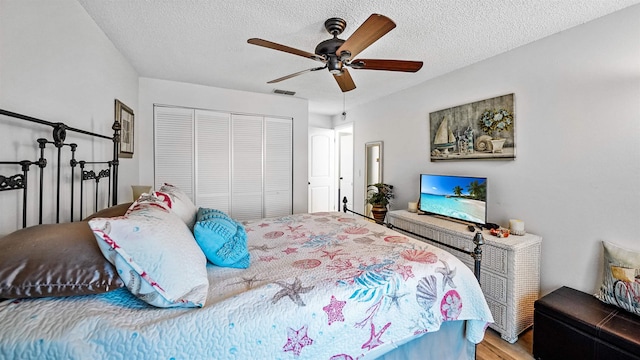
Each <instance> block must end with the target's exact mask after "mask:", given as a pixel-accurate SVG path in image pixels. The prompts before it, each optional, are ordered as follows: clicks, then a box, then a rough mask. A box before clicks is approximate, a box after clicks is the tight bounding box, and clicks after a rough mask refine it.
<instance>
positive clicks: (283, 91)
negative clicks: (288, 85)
mask: <svg viewBox="0 0 640 360" xmlns="http://www.w3.org/2000/svg"><path fill="white" fill-rule="evenodd" d="M273 93H274V94H280V95H289V96H293V95H295V94H296V93H295V92H294V91H288V90H280V89H274V90H273Z"/></svg>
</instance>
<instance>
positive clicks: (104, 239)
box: [89, 196, 209, 307]
mask: <svg viewBox="0 0 640 360" xmlns="http://www.w3.org/2000/svg"><path fill="white" fill-rule="evenodd" d="M174 204H176V203H174ZM172 210H173V208H172V209H169V207H168V206H167V205H166V204H165V202H163V201H160V200H159V199H157V198H155V197H154V196H147V197H144V196H143V197H141V198H140V199H138V200H137V201H136V202H135V203H134V204H133V205H132V206H131V208H130V209H129V211H128V212H127V214H126V215H125V216H122V217H116V218H95V219H92V220H90V221H89V226H90V227H91V230H92V231H93V233H94V235H95V237H96V240H97V242H98V246H99V247H100V250H101V251H102V253H103V255H104V256H105V257H106V258H107V260H108V261H109V262H111V263H112V264H113V265H114V266H115V267H116V269H117V270H118V275H119V276H120V278H121V279H122V280H123V281H124V283H125V284H126V286H127V288H128V289H129V290H130V291H131V292H132V293H133V294H134V295H135V296H137V297H138V298H140V299H142V300H143V301H145V302H147V303H149V304H151V305H154V306H158V307H202V306H203V305H204V303H205V300H206V296H207V291H208V287H209V282H208V279H207V270H206V264H207V259H206V257H205V255H204V254H203V252H202V250H201V249H200V247H199V246H198V244H197V243H196V241H195V239H194V237H193V234H192V233H191V231H190V229H189V228H188V227H187V225H185V223H184V222H183V220H182V219H181V218H180V217H178V216H177V215H176V214H174V213H173V212H172Z"/></svg>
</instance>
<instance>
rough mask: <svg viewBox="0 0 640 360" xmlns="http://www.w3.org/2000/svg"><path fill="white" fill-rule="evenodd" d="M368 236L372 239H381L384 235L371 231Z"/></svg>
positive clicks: (382, 232)
mask: <svg viewBox="0 0 640 360" xmlns="http://www.w3.org/2000/svg"><path fill="white" fill-rule="evenodd" d="M369 235H372V236H373V237H376V238H378V239H382V237H383V236H385V235H386V233H385V232H384V231H372V232H370V233H369Z"/></svg>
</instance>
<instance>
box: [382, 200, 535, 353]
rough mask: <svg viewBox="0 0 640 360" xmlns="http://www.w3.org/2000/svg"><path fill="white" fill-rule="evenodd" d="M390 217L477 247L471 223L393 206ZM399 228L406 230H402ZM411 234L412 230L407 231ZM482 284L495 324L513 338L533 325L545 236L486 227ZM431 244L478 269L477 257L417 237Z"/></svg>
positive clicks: (443, 239)
mask: <svg viewBox="0 0 640 360" xmlns="http://www.w3.org/2000/svg"><path fill="white" fill-rule="evenodd" d="M387 221H388V222H389V223H390V224H391V225H393V226H396V227H398V228H401V229H405V230H408V231H410V232H413V233H416V234H420V235H422V236H426V237H428V238H431V239H434V240H437V241H440V242H443V243H445V244H449V245H453V246H456V247H458V248H462V249H465V250H467V251H473V248H474V246H475V245H474V244H473V236H474V235H475V233H474V232H471V231H469V229H468V228H467V225H465V224H462V223H459V222H455V221H451V220H447V219H443V218H439V217H436V216H430V215H419V214H416V213H410V212H408V211H406V210H395V211H390V212H389V213H388V214H387ZM398 228H395V229H394V230H397V231H400V232H402V231H401V230H400V229H398ZM407 235H408V236H411V234H407ZM482 235H483V237H484V240H485V245H483V246H482V267H481V271H480V287H481V288H482V292H483V293H484V295H485V298H486V299H487V303H488V304H489V308H490V309H491V313H492V314H493V319H494V321H495V322H494V323H493V324H491V325H490V327H491V328H492V329H494V330H496V331H497V332H499V333H500V334H501V336H502V338H503V339H504V340H506V341H508V342H510V343H514V342H516V341H517V340H518V335H519V334H520V333H521V332H522V331H524V330H525V329H527V328H528V327H530V326H531V325H533V310H534V309H533V303H534V302H535V301H536V300H537V299H538V297H539V295H540V250H541V246H542V238H541V237H540V236H537V235H534V234H531V233H526V234H525V235H524V236H515V235H511V236H508V237H506V238H505V237H503V238H498V237H496V236H493V235H491V234H489V231H488V230H485V231H482ZM416 238H417V239H418V240H422V241H425V242H427V243H430V244H431V245H435V246H438V247H440V248H443V249H445V250H447V251H449V252H450V253H452V254H453V255H455V256H456V257H458V258H459V259H460V260H462V261H463V262H464V263H465V264H467V266H469V268H471V269H472V270H473V258H472V257H471V256H470V255H468V254H466V253H463V252H461V251H456V250H453V249H451V248H448V247H446V246H442V245H438V244H437V243H433V242H429V241H428V240H425V239H422V238H419V237H416Z"/></svg>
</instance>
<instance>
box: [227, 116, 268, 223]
mask: <svg viewBox="0 0 640 360" xmlns="http://www.w3.org/2000/svg"><path fill="white" fill-rule="evenodd" d="M262 123H263V118H262V116H249V115H237V114H232V115H231V149H232V150H231V153H232V156H231V173H232V174H233V176H232V181H231V216H232V217H233V218H235V219H237V220H249V219H259V218H262V217H263V212H262V205H263V204H262V194H263V193H262V157H263V154H262V133H263V132H262Z"/></svg>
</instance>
